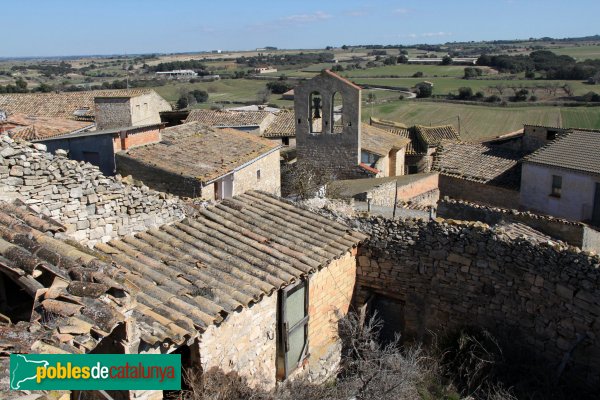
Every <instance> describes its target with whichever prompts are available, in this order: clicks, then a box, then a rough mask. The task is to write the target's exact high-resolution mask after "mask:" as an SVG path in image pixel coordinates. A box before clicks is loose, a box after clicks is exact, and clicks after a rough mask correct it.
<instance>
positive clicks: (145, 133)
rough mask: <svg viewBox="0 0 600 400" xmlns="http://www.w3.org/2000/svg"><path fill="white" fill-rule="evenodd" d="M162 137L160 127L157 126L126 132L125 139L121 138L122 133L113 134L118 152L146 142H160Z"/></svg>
mask: <svg viewBox="0 0 600 400" xmlns="http://www.w3.org/2000/svg"><path fill="white" fill-rule="evenodd" d="M160 138H161V135H160V129H159V128H157V127H155V128H148V129H142V130H139V131H132V132H126V133H125V138H124V139H122V138H121V134H120V133H116V134H115V135H114V136H113V147H114V151H115V153H116V152H118V151H121V150H126V149H131V148H134V147H138V146H143V145H146V144H152V143H158V142H160ZM123 145H124V146H123Z"/></svg>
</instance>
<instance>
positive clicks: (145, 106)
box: [144, 103, 148, 112]
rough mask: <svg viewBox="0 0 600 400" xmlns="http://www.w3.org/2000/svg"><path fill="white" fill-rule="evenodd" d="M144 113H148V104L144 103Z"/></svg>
mask: <svg viewBox="0 0 600 400" xmlns="http://www.w3.org/2000/svg"><path fill="white" fill-rule="evenodd" d="M144 111H145V112H148V103H144Z"/></svg>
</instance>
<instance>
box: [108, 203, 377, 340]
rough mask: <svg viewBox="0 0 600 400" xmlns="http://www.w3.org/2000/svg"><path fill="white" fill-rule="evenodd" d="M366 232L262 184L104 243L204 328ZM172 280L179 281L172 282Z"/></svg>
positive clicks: (149, 290) (155, 298) (148, 287)
mask: <svg viewBox="0 0 600 400" xmlns="http://www.w3.org/2000/svg"><path fill="white" fill-rule="evenodd" d="M365 238H366V236H364V235H363V234H360V233H358V232H354V231H352V230H351V229H350V228H348V227H347V226H345V225H342V224H340V223H337V222H334V221H331V220H329V219H326V218H324V217H321V216H319V215H317V214H314V213H312V212H309V211H305V210H303V209H300V208H297V207H295V206H293V205H292V204H291V203H288V202H286V201H284V200H281V199H278V198H276V197H273V196H271V195H267V194H264V193H261V192H247V193H245V194H243V195H241V196H236V197H234V198H232V199H228V200H224V201H223V202H222V203H220V204H219V205H217V206H214V207H210V208H207V209H204V210H201V211H200V214H199V215H198V216H197V217H194V218H187V219H185V220H183V221H181V222H179V223H175V224H172V225H166V226H163V227H161V228H160V229H153V230H150V231H148V232H146V233H139V234H137V235H136V236H135V237H126V238H124V239H123V240H114V241H111V242H109V243H108V244H100V245H97V249H98V250H100V251H102V252H104V253H105V254H106V255H107V256H110V257H112V259H113V260H114V262H115V263H117V264H118V265H119V267H122V268H124V269H125V270H126V271H129V272H130V273H131V274H132V275H133V274H135V275H136V276H139V278H138V279H137V281H136V282H135V284H136V285H137V286H138V287H140V290H141V292H143V293H145V294H147V295H148V298H147V299H146V298H142V300H141V301H142V302H143V303H145V304H147V305H148V306H149V307H154V308H156V307H158V305H159V304H161V303H165V302H166V303H168V304H173V305H177V309H178V310H179V311H180V312H182V313H187V314H191V313H192V312H196V315H190V318H191V319H192V320H193V322H194V325H195V326H196V327H197V328H198V329H204V328H206V326H207V325H209V324H211V323H212V322H219V321H221V320H222V319H223V316H224V315H226V314H228V313H231V312H233V311H235V310H239V309H241V308H244V307H248V306H250V305H251V304H253V303H257V302H259V301H260V300H261V299H262V297H263V296H265V295H269V294H271V293H273V292H274V291H276V290H278V289H280V288H282V287H284V286H287V285H289V284H291V283H293V282H294V281H296V280H297V279H299V278H300V277H303V276H307V275H309V274H311V273H313V272H315V271H318V270H319V269H321V268H323V267H326V266H327V265H328V264H329V262H331V261H332V260H334V259H336V258H338V257H340V256H342V255H344V254H345V253H346V252H347V251H349V250H350V249H351V248H352V247H354V246H356V245H357V244H358V243H359V242H360V241H361V240H364V239H365ZM168 282H174V283H176V284H177V286H176V287H175V286H174V287H172V288H170V287H168V286H166V284H167V283H168Z"/></svg>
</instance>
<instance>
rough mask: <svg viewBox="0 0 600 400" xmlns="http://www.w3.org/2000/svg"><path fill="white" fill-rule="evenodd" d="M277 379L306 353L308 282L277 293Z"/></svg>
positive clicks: (290, 370) (280, 378) (298, 363)
mask: <svg viewBox="0 0 600 400" xmlns="http://www.w3.org/2000/svg"><path fill="white" fill-rule="evenodd" d="M278 300H279V307H278V321H277V328H278V332H277V379H279V380H284V379H286V378H287V377H288V376H289V375H290V373H292V372H293V371H294V370H295V369H296V368H298V366H299V365H300V364H301V363H302V361H303V360H304V359H305V358H306V356H307V354H308V281H307V280H302V281H300V282H299V283H297V284H296V285H293V286H288V287H286V288H284V289H281V290H280V291H279V299H278Z"/></svg>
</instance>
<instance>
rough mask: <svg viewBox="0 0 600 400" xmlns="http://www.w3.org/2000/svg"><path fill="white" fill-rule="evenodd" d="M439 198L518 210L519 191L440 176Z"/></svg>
mask: <svg viewBox="0 0 600 400" xmlns="http://www.w3.org/2000/svg"><path fill="white" fill-rule="evenodd" d="M440 196H441V197H444V196H449V197H451V198H453V199H462V200H467V201H473V202H476V203H483V204H490V205H493V206H496V207H504V208H515V209H516V208H519V191H518V190H510V189H506V188H502V187H499V186H493V185H486V184H483V183H478V182H472V181H468V180H466V179H461V178H455V177H452V176H448V175H443V174H440Z"/></svg>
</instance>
